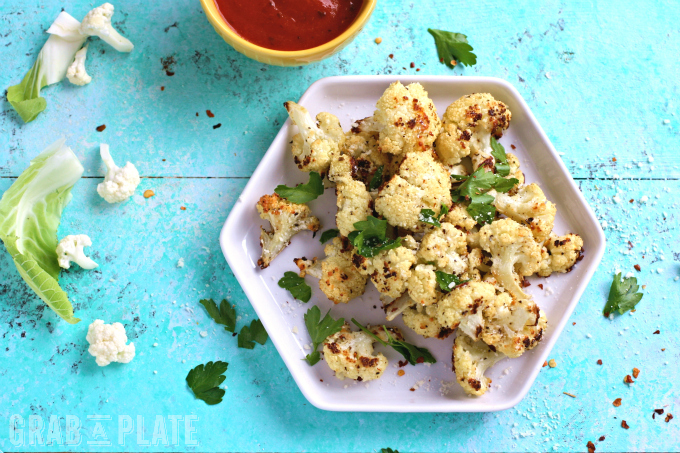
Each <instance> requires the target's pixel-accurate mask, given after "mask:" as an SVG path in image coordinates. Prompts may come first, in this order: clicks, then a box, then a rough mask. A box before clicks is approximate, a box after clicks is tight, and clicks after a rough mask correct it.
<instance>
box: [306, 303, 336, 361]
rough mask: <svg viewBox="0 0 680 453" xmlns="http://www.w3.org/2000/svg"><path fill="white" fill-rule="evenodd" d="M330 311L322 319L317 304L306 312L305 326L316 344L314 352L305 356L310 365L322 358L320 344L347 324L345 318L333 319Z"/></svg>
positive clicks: (313, 343) (314, 344)
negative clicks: (319, 349)
mask: <svg viewBox="0 0 680 453" xmlns="http://www.w3.org/2000/svg"><path fill="white" fill-rule="evenodd" d="M330 313H331V311H330V310H328V312H327V313H326V316H324V318H323V319H321V310H319V307H317V306H316V305H314V306H313V307H312V308H310V309H309V310H307V313H305V316H304V318H305V326H306V327H307V332H309V336H310V337H311V339H312V345H313V346H314V348H313V351H312V353H311V354H307V355H306V356H305V360H306V361H307V363H309V364H310V365H316V363H317V362H318V361H319V360H321V353H320V352H319V351H317V349H318V347H319V345H320V344H321V343H323V342H324V340H325V339H326V338H328V337H329V336H331V335H333V334H336V333H338V332H340V329H342V326H343V325H344V324H345V318H340V319H333V318H332V317H331V315H330Z"/></svg>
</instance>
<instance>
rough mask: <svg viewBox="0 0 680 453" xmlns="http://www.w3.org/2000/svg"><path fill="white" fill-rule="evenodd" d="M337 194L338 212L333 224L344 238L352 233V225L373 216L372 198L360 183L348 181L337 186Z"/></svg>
mask: <svg viewBox="0 0 680 453" xmlns="http://www.w3.org/2000/svg"><path fill="white" fill-rule="evenodd" d="M335 192H336V194H337V200H336V203H337V206H338V212H337V213H336V214H335V223H336V224H337V226H338V229H339V230H340V234H341V235H342V236H344V237H347V236H349V234H350V233H351V232H352V231H354V230H355V229H356V228H354V224H355V223H356V222H360V221H363V220H366V219H367V218H368V216H369V215H371V214H373V208H372V205H373V198H371V194H369V193H368V190H366V186H365V185H364V183H363V182H361V181H349V182H346V183H342V184H338V185H337V186H336V188H335Z"/></svg>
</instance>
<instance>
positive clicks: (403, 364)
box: [399, 360, 408, 368]
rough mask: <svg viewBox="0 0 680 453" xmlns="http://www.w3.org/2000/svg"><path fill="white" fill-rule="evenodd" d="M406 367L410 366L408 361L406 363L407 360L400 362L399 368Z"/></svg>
mask: <svg viewBox="0 0 680 453" xmlns="http://www.w3.org/2000/svg"><path fill="white" fill-rule="evenodd" d="M406 365H408V361H406V360H400V361H399V368H403V367H405V366H406Z"/></svg>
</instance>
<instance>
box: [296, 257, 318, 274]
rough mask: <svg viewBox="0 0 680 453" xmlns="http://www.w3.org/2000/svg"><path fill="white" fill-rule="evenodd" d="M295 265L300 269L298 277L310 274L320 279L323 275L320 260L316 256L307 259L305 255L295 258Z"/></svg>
mask: <svg viewBox="0 0 680 453" xmlns="http://www.w3.org/2000/svg"><path fill="white" fill-rule="evenodd" d="M293 261H295V265H296V266H297V267H298V269H300V277H302V278H304V277H305V275H311V276H312V277H314V278H318V279H320V278H321V276H322V275H323V273H322V271H321V261H319V260H318V259H316V258H313V259H311V260H308V259H307V258H305V257H302V258H295V259H294V260H293Z"/></svg>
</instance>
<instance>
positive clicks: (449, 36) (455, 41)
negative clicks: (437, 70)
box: [427, 28, 477, 69]
mask: <svg viewBox="0 0 680 453" xmlns="http://www.w3.org/2000/svg"><path fill="white" fill-rule="evenodd" d="M427 31H428V32H429V33H430V34H431V35H432V37H433V38H434V44H435V46H437V54H438V55H439V61H440V62H441V63H444V64H445V65H446V66H448V67H449V68H451V69H453V66H454V64H453V63H452V62H453V61H454V60H455V61H457V62H458V63H462V64H464V65H465V66H474V65H475V64H476V63H477V55H475V54H473V53H472V51H473V50H474V49H473V48H472V46H471V45H470V44H469V43H468V40H467V36H465V35H464V34H462V33H452V32H450V31H445V30H436V29H432V28H428V29H427Z"/></svg>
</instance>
